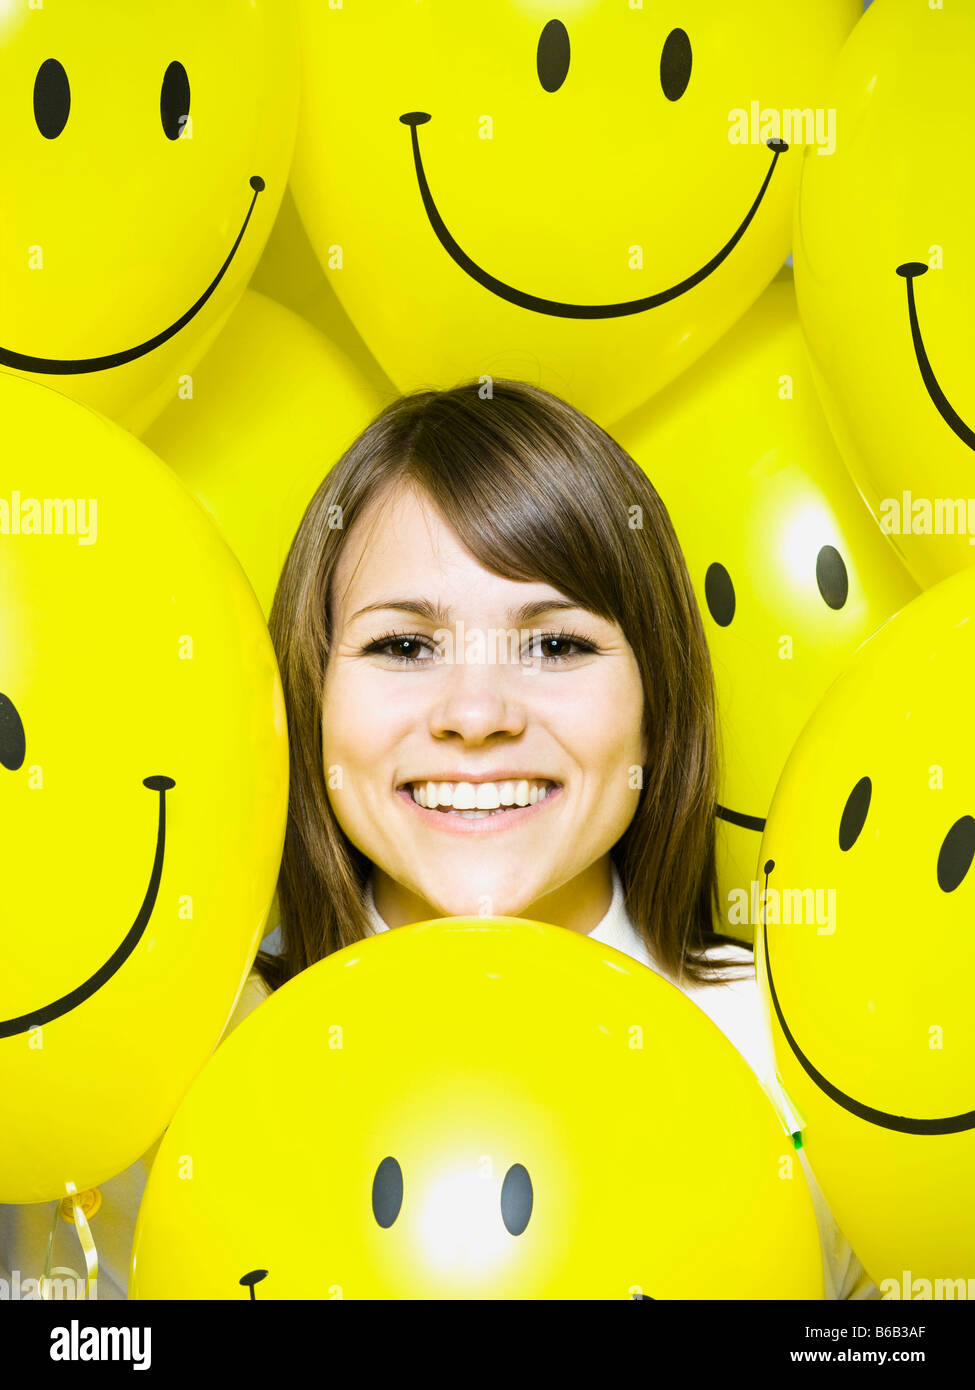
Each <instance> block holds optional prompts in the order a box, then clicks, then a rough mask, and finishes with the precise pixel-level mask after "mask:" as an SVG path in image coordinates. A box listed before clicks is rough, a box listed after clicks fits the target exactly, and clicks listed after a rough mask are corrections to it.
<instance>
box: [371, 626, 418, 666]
mask: <svg viewBox="0 0 975 1390" xmlns="http://www.w3.org/2000/svg"><path fill="white" fill-rule="evenodd" d="M366 652H367V653H368V654H369V655H373V656H385V657H390V658H391V659H392V660H393V661H398V662H401V663H402V664H403V665H406V664H407V663H410V664H415V663H417V662H420V661H427V660H429V659H430V658H431V657H433V656H434V653H433V652H432V651H431V650H430V647H429V644H428V642H427V640H426V638H424V637H414V636H411V635H409V634H407V635H403V636H400V635H394V636H388V637H380V638H379V639H378V641H376V642H372V643H371V644H370V645H369V646H368V647H366Z"/></svg>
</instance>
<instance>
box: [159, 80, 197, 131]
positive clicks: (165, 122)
mask: <svg viewBox="0 0 975 1390" xmlns="http://www.w3.org/2000/svg"><path fill="white" fill-rule="evenodd" d="M189 114H190V79H189V77H188V76H187V75H186V69H185V68H184V67H183V64H182V63H175V62H174V63H170V65H169V67H168V68H167V69H166V72H165V75H164V77H163V80H162V92H161V93H160V96H159V115H160V117H161V119H162V126H163V130H164V131H165V132H166V139H167V140H178V139H179V137H180V135H181V134H182V131H183V127H184V126H185V124H186V122H187V120H188V119H189Z"/></svg>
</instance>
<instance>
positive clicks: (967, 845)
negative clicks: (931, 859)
mask: <svg viewBox="0 0 975 1390" xmlns="http://www.w3.org/2000/svg"><path fill="white" fill-rule="evenodd" d="M973 858H975V819H973V818H972V817H971V816H962V818H961V820H956V821H955V823H954V825H953V826H952V827H951V829H950V830H949V831H948V834H947V835H946V836H945V838H944V842H943V843H942V846H941V853H940V854H939V855H938V887H939V888H940V889H941V890H942V892H944V893H953V892H954V891H955V889H956V888H957V887H958V885H959V884H960V883H961V881H962V879H963V878H964V877H965V875H966V874H967V873H968V870H969V869H970V868H971V864H972V859H973Z"/></svg>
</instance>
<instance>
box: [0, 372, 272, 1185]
mask: <svg viewBox="0 0 975 1390" xmlns="http://www.w3.org/2000/svg"><path fill="white" fill-rule="evenodd" d="M0 412H2V416H3V421H4V459H5V468H4V483H3V487H2V490H0V841H2V844H3V855H4V863H5V865H6V868H7V871H6V872H5V873H4V876H3V890H2V918H0V1096H2V1097H3V1105H2V1109H3V1120H2V1126H3V1142H2V1143H0V1202H38V1201H45V1200H49V1199H51V1198H54V1197H58V1196H63V1195H64V1194H65V1192H66V1191H67V1190H68V1184H69V1183H73V1184H74V1185H75V1186H76V1187H77V1188H78V1190H79V1191H81V1190H84V1189H85V1188H89V1187H92V1186H93V1185H95V1184H97V1183H99V1182H101V1181H103V1180H105V1179H107V1178H110V1177H111V1176H112V1175H113V1174H115V1173H117V1172H119V1171H120V1170H121V1169H123V1168H125V1167H126V1166H128V1165H129V1164H130V1163H132V1162H133V1161H134V1160H135V1159H136V1158H137V1157H138V1156H139V1155H140V1154H142V1153H144V1152H145V1150H146V1149H147V1148H148V1147H149V1145H150V1144H151V1143H152V1142H153V1140H155V1139H156V1138H157V1137H158V1135H159V1134H160V1133H161V1131H162V1129H163V1127H164V1126H165V1124H166V1122H167V1120H168V1119H169V1117H170V1116H171V1115H172V1113H173V1111H174V1110H175V1109H176V1106H177V1104H178V1102H179V1100H180V1097H181V1096H182V1095H183V1093H184V1091H185V1090H186V1088H187V1087H188V1086H189V1084H190V1081H191V1080H192V1078H193V1076H194V1075H195V1073H196V1072H197V1070H198V1069H199V1068H200V1067H201V1066H202V1064H203V1062H204V1061H205V1059H206V1057H207V1055H208V1053H209V1052H210V1051H211V1049H212V1048H213V1047H214V1046H215V1045H216V1043H217V1041H218V1039H219V1037H220V1035H221V1033H222V1031H223V1028H224V1025H225V1024H226V1022H227V1019H228V1017H229V1016H230V1014H231V1012H232V1009H233V1005H234V1001H235V998H236V996H237V994H238V993H239V991H240V988H241V986H242V984H243V981H244V979H245V978H246V975H247V971H248V967H249V964H250V961H251V959H252V958H253V955H254V952H255V951H256V949H257V945H258V942H259V940H260V937H261V934H262V925H263V922H264V919H265V916H266V913H267V909H268V905H269V903H270V901H271V897H272V894H273V891H274V883H275V876H276V873H277V868H278V862H279V859H280V854H281V846H282V842H283V837H284V825H285V815H286V809H287V791H288V759H287V736H286V719H285V713H284V702H283V698H282V694H281V688H280V682H279V680H278V674H277V667H276V664H275V660H274V653H273V650H272V647H271V643H270V639H269V637H268V635H267V630H266V627H265V625H264V623H263V621H262V618H261V613H260V609H259V608H258V605H257V603H256V601H255V599H254V595H253V593H252V592H251V589H250V587H249V585H248V584H247V581H246V579H245V578H244V576H243V574H242V573H241V571H240V568H239V566H238V565H237V563H236V561H235V560H234V558H233V556H232V555H231V554H230V552H229V551H228V550H227V548H226V546H225V545H224V543H223V542H222V541H221V539H220V537H219V536H218V535H217V533H216V530H215V528H214V527H213V525H212V523H211V522H210V520H209V519H208V517H207V516H206V514H205V512H204V511H203V509H202V507H200V505H199V504H198V503H197V502H195V501H194V500H193V499H192V498H191V497H190V495H189V494H188V493H187V492H186V490H185V488H183V486H182V485H181V484H180V483H179V482H178V481H177V480H176V479H175V478H174V477H173V475H172V473H171V471H170V470H169V469H168V468H166V467H165V465H163V464H162V463H160V461H159V460H158V459H156V458H154V457H153V456H152V454H151V453H150V452H149V450H148V449H146V448H145V447H144V446H143V445H142V444H140V443H139V442H138V441H137V440H135V439H133V438H132V436H131V435H129V434H127V433H126V432H125V431H124V430H121V429H119V428H118V427H117V426H115V425H113V424H111V423H110V422H109V421H108V420H105V419H104V418H102V417H100V416H98V415H96V414H95V413H94V412H92V411H89V410H86V409H84V408H83V407H81V406H79V405H77V404H76V403H75V402H73V401H70V400H68V399H67V398H66V397H65V396H61V395H59V394H58V393H57V392H54V391H50V390H48V389H46V388H43V387H40V386H37V385H35V384H34V383H32V382H29V381H25V380H23V379H21V378H17V377H14V376H9V375H0Z"/></svg>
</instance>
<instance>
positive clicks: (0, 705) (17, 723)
mask: <svg viewBox="0 0 975 1390" xmlns="http://www.w3.org/2000/svg"><path fill="white" fill-rule="evenodd" d="M26 752H27V738H26V735H25V734H24V725H23V721H22V720H21V717H20V715H19V714H18V713H17V706H16V705H15V704H14V702H13V700H11V699H10V698H9V697H8V696H6V695H3V694H0V763H2V764H3V766H4V767H5V768H6V769H7V770H8V772H16V771H17V769H18V767H20V766H21V765H22V764H23V761H24V755H25V753H26Z"/></svg>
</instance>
